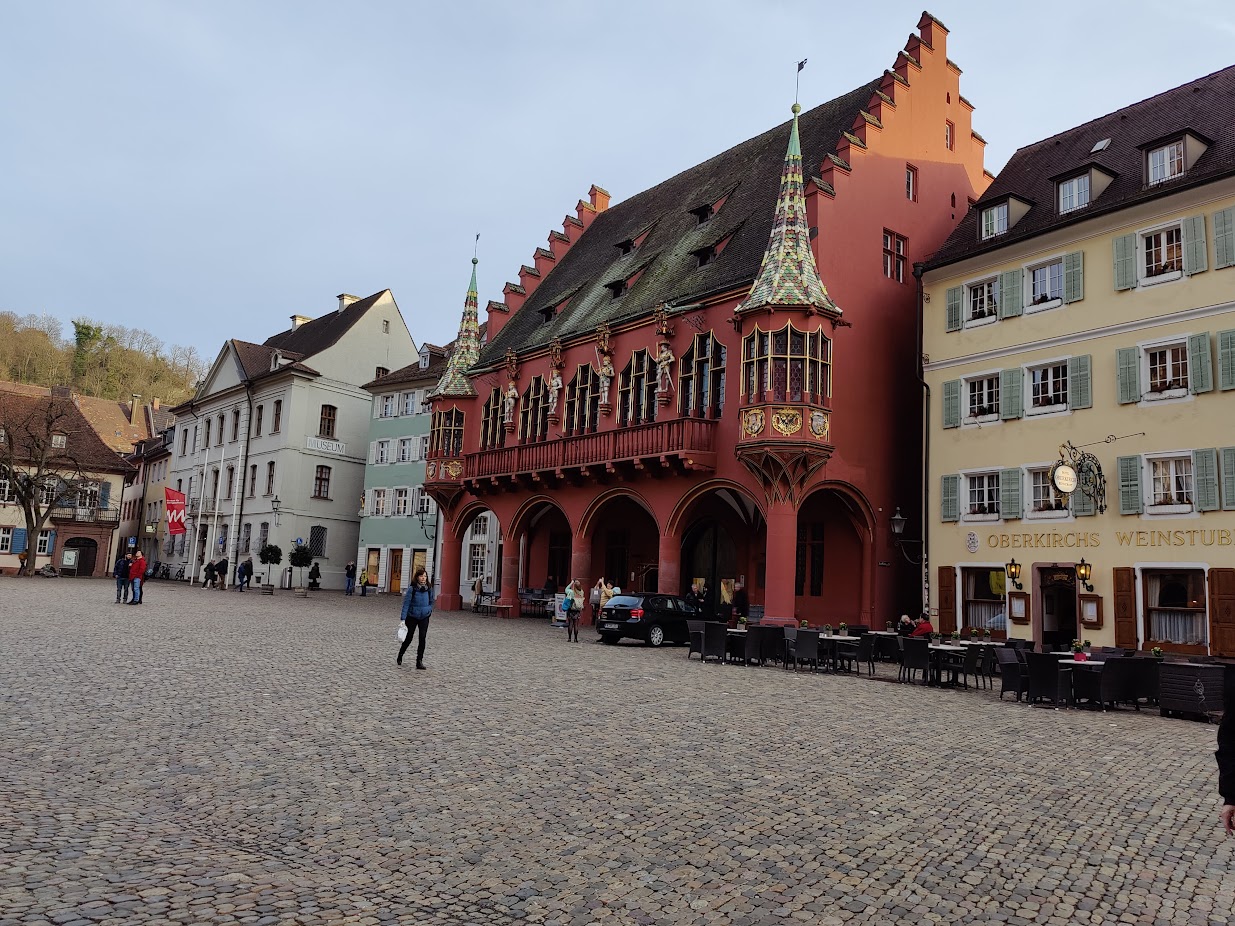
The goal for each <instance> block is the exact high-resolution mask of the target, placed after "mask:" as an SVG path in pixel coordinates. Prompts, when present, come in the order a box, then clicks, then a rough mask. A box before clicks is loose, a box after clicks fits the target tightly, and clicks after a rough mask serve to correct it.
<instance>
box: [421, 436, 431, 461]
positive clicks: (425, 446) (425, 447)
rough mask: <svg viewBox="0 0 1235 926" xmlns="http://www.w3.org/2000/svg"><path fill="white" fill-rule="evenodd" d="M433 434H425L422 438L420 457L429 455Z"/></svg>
mask: <svg viewBox="0 0 1235 926" xmlns="http://www.w3.org/2000/svg"><path fill="white" fill-rule="evenodd" d="M430 437H431V435H429V434H423V435H421V438H420V459H422V460H423V459H424V458H425V457H427V456H428V455H429V440H430Z"/></svg>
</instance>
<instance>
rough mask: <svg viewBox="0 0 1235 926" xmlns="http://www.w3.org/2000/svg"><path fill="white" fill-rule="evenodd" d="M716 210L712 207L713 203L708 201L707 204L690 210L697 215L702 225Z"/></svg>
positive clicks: (696, 217)
mask: <svg viewBox="0 0 1235 926" xmlns="http://www.w3.org/2000/svg"><path fill="white" fill-rule="evenodd" d="M715 212H716V210H715V209H713V208H712V204H711V203H706V204H705V205H702V206H700V207H699V208H698V209H692V210H690V214H691V215H693V216H694V217H695V219H696V221H697V222H698V223H699V224H700V225H702V224H703V223H704V222H706V221H707V220H708V219H710V218H711V217H712V216H713V214H714V213H715Z"/></svg>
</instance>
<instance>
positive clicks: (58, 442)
mask: <svg viewBox="0 0 1235 926" xmlns="http://www.w3.org/2000/svg"><path fill="white" fill-rule="evenodd" d="M68 443H69V439H68V437H67V436H65V435H64V434H53V435H52V436H51V445H52V446H53V447H54V448H55V449H57V450H63V449H64V448H65V447H67V446H68Z"/></svg>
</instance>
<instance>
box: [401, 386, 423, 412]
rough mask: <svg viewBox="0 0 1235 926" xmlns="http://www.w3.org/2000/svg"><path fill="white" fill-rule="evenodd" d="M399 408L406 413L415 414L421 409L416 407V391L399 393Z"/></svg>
mask: <svg viewBox="0 0 1235 926" xmlns="http://www.w3.org/2000/svg"><path fill="white" fill-rule="evenodd" d="M399 408H400V409H401V413H402V414H404V415H414V414H416V412H417V411H419V409H418V408H417V407H416V391H415V390H412V391H411V392H402V393H400V394H399Z"/></svg>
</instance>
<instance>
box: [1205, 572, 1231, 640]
mask: <svg viewBox="0 0 1235 926" xmlns="http://www.w3.org/2000/svg"><path fill="white" fill-rule="evenodd" d="M1209 652H1210V654H1211V655H1214V656H1230V657H1235V569H1211V570H1209Z"/></svg>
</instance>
